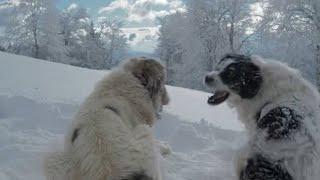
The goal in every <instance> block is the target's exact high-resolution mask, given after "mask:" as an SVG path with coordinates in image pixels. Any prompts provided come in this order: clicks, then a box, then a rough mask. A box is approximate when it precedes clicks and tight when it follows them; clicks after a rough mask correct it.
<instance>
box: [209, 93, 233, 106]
mask: <svg viewBox="0 0 320 180" xmlns="http://www.w3.org/2000/svg"><path fill="white" fill-rule="evenodd" d="M228 97H229V93H228V92H227V91H216V92H215V93H214V94H213V96H210V97H209V99H208V104H210V105H218V104H220V103H223V102H224V101H225V100H227V99H228Z"/></svg>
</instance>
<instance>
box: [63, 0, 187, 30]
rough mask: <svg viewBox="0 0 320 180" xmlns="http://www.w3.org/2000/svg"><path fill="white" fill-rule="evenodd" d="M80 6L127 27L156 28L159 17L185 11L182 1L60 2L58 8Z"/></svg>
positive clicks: (115, 0) (67, 0)
mask: <svg viewBox="0 0 320 180" xmlns="http://www.w3.org/2000/svg"><path fill="white" fill-rule="evenodd" d="M73 3H75V4H79V5H81V6H83V7H85V8H88V11H89V13H90V14H91V15H92V17H96V19H97V20H99V19H100V18H104V17H108V18H114V19H118V20H121V21H123V22H124V24H125V26H126V27H150V26H156V19H157V17H162V16H165V15H168V14H172V13H175V12H177V11H184V10H185V6H184V3H183V2H182V0H60V2H59V4H58V6H59V7H66V6H69V5H70V4H73Z"/></svg>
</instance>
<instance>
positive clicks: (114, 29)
mask: <svg viewBox="0 0 320 180" xmlns="http://www.w3.org/2000/svg"><path fill="white" fill-rule="evenodd" d="M122 27H123V24H122V22H119V21H115V20H108V19H104V20H103V21H101V22H100V28H101V34H102V36H101V37H102V40H103V41H104V48H105V50H106V55H105V68H111V67H112V66H114V65H116V64H117V63H118V62H119V61H120V60H121V59H122V58H123V57H124V55H125V52H126V50H127V48H128V43H127V41H128V39H127V38H126V36H125V35H124V34H123V32H122V30H121V28H122Z"/></svg>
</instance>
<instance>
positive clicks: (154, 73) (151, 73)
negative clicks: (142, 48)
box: [132, 59, 164, 98]
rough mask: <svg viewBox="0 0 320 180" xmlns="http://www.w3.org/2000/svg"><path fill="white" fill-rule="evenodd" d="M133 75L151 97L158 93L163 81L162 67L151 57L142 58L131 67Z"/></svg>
mask: <svg viewBox="0 0 320 180" xmlns="http://www.w3.org/2000/svg"><path fill="white" fill-rule="evenodd" d="M132 73H133V75H134V76H135V77H136V78H137V79H139V80H140V82H141V84H142V85H143V86H144V87H145V88H146V89H147V90H148V91H149V93H150V96H151V98H152V97H154V96H155V95H156V94H158V93H159V91H160V89H161V85H162V83H163V81H164V73H163V67H162V65H161V64H160V63H158V62H156V61H155V60H152V59H142V60H140V61H138V62H137V64H136V66H135V67H134V68H133V69H132Z"/></svg>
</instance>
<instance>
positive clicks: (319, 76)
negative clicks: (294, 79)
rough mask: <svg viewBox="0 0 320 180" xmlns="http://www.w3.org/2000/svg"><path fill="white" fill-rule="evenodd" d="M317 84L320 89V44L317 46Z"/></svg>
mask: <svg viewBox="0 0 320 180" xmlns="http://www.w3.org/2000/svg"><path fill="white" fill-rule="evenodd" d="M315 53H316V54H315V55H316V66H317V67H316V85H317V88H318V90H319V91H320V45H319V44H318V45H317V46H316V52H315Z"/></svg>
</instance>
